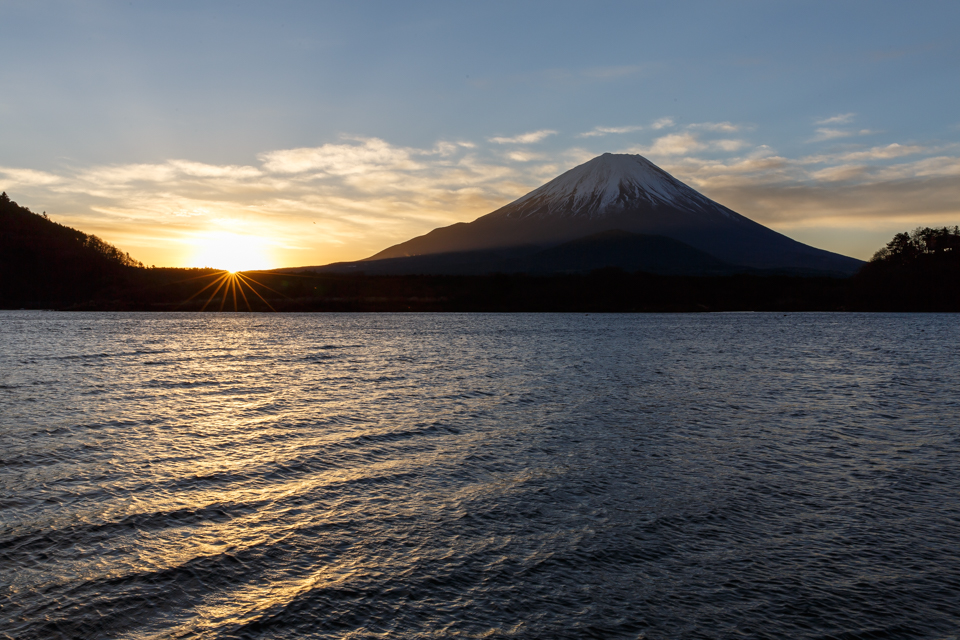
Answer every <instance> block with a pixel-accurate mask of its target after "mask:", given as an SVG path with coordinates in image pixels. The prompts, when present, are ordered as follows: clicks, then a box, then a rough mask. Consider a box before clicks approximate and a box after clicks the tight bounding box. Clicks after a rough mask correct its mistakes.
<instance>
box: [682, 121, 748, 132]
mask: <svg viewBox="0 0 960 640" xmlns="http://www.w3.org/2000/svg"><path fill="white" fill-rule="evenodd" d="M687 129H695V130H699V131H719V132H722V133H733V132H735V131H740V130H742V129H743V126H742V125H737V124H733V123H732V122H696V123H694V124H689V125H687Z"/></svg>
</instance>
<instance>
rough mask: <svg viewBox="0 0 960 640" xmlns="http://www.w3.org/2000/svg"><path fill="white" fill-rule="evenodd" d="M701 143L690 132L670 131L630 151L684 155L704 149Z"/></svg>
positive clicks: (646, 153)
mask: <svg viewBox="0 0 960 640" xmlns="http://www.w3.org/2000/svg"><path fill="white" fill-rule="evenodd" d="M706 148H707V145H705V144H703V143H702V142H700V141H699V140H698V139H697V136H695V135H694V134H692V133H671V134H668V135H665V136H662V137H660V138H657V139H656V140H654V141H653V144H652V145H650V146H649V147H634V150H633V151H631V153H640V154H643V155H651V156H655V157H656V156H677V155H685V154H688V153H691V152H693V151H700V150H702V149H706Z"/></svg>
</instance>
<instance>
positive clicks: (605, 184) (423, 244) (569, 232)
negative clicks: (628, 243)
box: [366, 153, 862, 274]
mask: <svg viewBox="0 0 960 640" xmlns="http://www.w3.org/2000/svg"><path fill="white" fill-rule="evenodd" d="M615 229H619V230H622V231H626V232H630V233H637V234H645V235H661V236H666V237H668V238H673V239H674V240H679V241H680V242H683V243H685V244H688V245H690V246H692V247H694V248H696V249H699V250H700V251H704V252H706V253H708V254H710V255H711V256H713V257H715V258H717V259H718V260H720V261H722V262H726V263H730V264H733V265H740V266H745V267H752V268H758V269H794V270H802V271H807V272H831V273H836V274H851V273H853V272H855V271H856V270H857V269H858V268H859V267H860V265H861V264H862V263H861V262H860V261H859V260H855V259H853V258H848V257H846V256H842V255H839V254H836V253H831V252H829V251H823V250H822V249H816V248H814V247H810V246H808V245H805V244H802V243H800V242H797V241H795V240H792V239H791V238H788V237H787V236H784V235H782V234H780V233H777V232H776V231H773V230H772V229H768V228H767V227H764V226H763V225H760V224H758V223H756V222H754V221H752V220H750V219H749V218H746V217H745V216H742V215H740V214H738V213H736V212H735V211H732V210H730V209H728V208H726V207H724V206H723V205H720V204H718V203H716V202H714V201H713V200H710V199H709V198H707V197H706V196H704V195H702V194H700V193H699V192H697V191H696V190H694V189H692V188H690V187H689V186H687V185H685V184H683V183H682V182H680V181H679V180H677V179H676V178H674V177H673V176H671V175H670V174H668V173H667V172H665V171H663V170H662V169H660V168H659V167H657V166H656V165H654V164H653V163H651V162H650V161H648V160H647V159H646V158H644V157H642V156H639V155H614V154H609V153H606V154H604V155H602V156H599V157H597V158H594V159H593V160H590V161H588V162H586V163H584V164H582V165H580V166H578V167H574V168H573V169H571V170H569V171H567V172H566V173H563V174H562V175H560V176H558V177H557V178H554V179H553V180H551V181H550V182H548V183H546V184H545V185H543V186H541V187H539V188H537V189H534V190H533V191H531V192H530V193H528V194H527V195H525V196H523V197H521V198H519V199H518V200H515V201H514V202H511V203H510V204H508V205H506V206H504V207H502V208H500V209H497V210H496V211H494V212H492V213H489V214H487V215H485V216H482V217H480V218H478V219H477V220H475V221H473V222H470V223H458V224H454V225H451V226H449V227H442V228H440V229H435V230H433V231H431V232H430V233H427V234H426V235H423V236H419V237H416V238H413V239H411V240H408V241H406V242H403V243H400V244H398V245H394V246H392V247H389V248H387V249H385V250H383V251H381V252H379V253H377V254H376V255H373V256H371V257H370V258H367V259H366V260H368V261H372V260H383V259H387V258H403V257H409V256H423V255H429V254H439V253H445V254H451V253H456V252H464V251H483V250H491V249H506V248H509V247H519V246H524V245H535V246H540V247H550V246H555V245H558V244H561V243H563V242H568V241H571V240H575V239H577V238H582V237H585V236H590V235H594V234H597V233H601V232H604V231H611V230H615Z"/></svg>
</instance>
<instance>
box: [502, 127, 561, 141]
mask: <svg viewBox="0 0 960 640" xmlns="http://www.w3.org/2000/svg"><path fill="white" fill-rule="evenodd" d="M556 133H557V132H556V131H554V130H553V129H541V130H539V131H531V132H530V133H521V134H520V135H518V136H513V137H505V136H496V137H493V138H488V140H489V141H490V142H493V143H495V144H533V143H535V142H540V141H541V140H543V139H544V138H547V137H548V136H552V135H556Z"/></svg>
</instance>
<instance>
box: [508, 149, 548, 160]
mask: <svg viewBox="0 0 960 640" xmlns="http://www.w3.org/2000/svg"><path fill="white" fill-rule="evenodd" d="M507 157H508V158H509V159H511V160H513V161H514V162H530V161H532V160H546V159H547V158H548V156H546V155H544V154H542V153H533V152H530V151H511V152H510V153H508V154H507Z"/></svg>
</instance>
